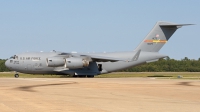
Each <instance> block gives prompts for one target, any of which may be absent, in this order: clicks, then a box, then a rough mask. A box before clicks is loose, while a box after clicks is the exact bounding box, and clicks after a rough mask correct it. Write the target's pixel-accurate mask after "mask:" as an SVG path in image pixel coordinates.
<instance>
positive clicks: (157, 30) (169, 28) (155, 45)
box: [135, 21, 191, 52]
mask: <svg viewBox="0 0 200 112" xmlns="http://www.w3.org/2000/svg"><path fill="white" fill-rule="evenodd" d="M185 25H191V24H175V23H170V22H162V21H159V22H157V23H156V25H155V26H154V27H153V29H152V30H151V32H150V33H149V34H148V35H147V36H146V37H145V39H144V40H143V41H142V42H141V43H140V44H139V46H138V47H137V48H136V49H135V50H140V49H141V50H142V51H148V52H158V51H159V50H160V49H161V48H162V47H163V45H164V44H165V43H167V41H168V40H169V38H170V37H171V36H172V35H173V34H174V32H175V31H176V30H177V29H178V28H181V27H182V26H185Z"/></svg>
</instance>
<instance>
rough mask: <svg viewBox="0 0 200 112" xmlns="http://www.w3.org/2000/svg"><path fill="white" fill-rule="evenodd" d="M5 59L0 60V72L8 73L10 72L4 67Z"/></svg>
mask: <svg viewBox="0 0 200 112" xmlns="http://www.w3.org/2000/svg"><path fill="white" fill-rule="evenodd" d="M5 62H6V60H5V59H0V72H8V71H10V70H9V69H8V68H7V67H6V66H5Z"/></svg>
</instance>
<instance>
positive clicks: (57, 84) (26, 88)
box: [14, 82, 77, 92]
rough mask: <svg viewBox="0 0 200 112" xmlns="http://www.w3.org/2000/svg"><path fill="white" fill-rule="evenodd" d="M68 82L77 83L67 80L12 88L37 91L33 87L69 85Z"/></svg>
mask: <svg viewBox="0 0 200 112" xmlns="http://www.w3.org/2000/svg"><path fill="white" fill-rule="evenodd" d="M69 84H77V82H67V83H55V84H40V85H31V86H21V87H17V88H14V89H17V90H20V91H28V92H37V91H36V90H34V88H37V87H45V86H59V85H69Z"/></svg>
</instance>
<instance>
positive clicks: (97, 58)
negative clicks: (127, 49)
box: [80, 50, 141, 62]
mask: <svg viewBox="0 0 200 112" xmlns="http://www.w3.org/2000/svg"><path fill="white" fill-rule="evenodd" d="M140 52H141V50H138V51H137V53H136V54H135V55H134V56H133V58H132V59H131V60H127V59H123V58H114V57H105V56H97V55H80V56H83V57H87V58H90V59H91V60H92V61H96V62H108V61H110V62H116V61H127V62H131V61H137V60H138V58H139V55H140Z"/></svg>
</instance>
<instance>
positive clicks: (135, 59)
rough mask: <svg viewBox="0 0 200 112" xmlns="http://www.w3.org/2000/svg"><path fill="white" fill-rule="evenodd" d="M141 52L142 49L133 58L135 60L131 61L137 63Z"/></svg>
mask: <svg viewBox="0 0 200 112" xmlns="http://www.w3.org/2000/svg"><path fill="white" fill-rule="evenodd" d="M140 52H141V49H140V50H138V52H137V53H136V54H135V55H134V56H133V58H132V59H131V61H137V60H138V58H139V56H140Z"/></svg>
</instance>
